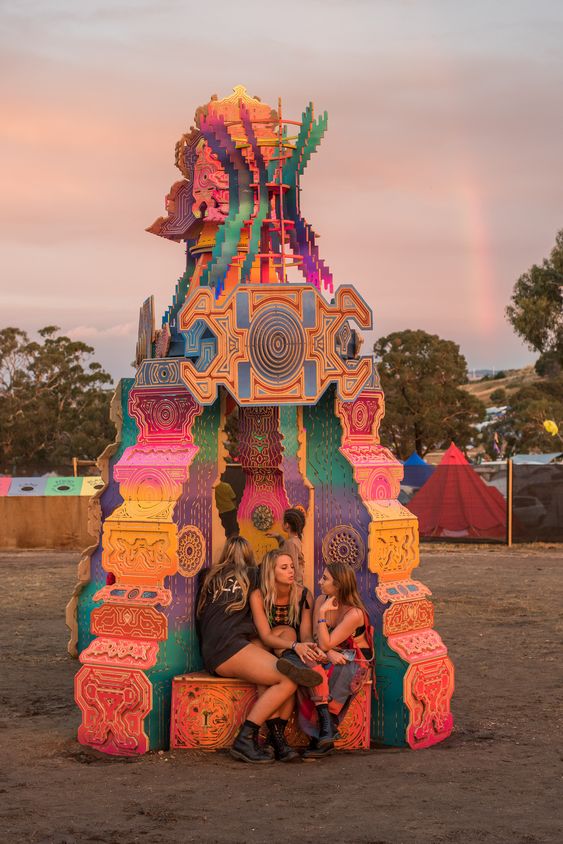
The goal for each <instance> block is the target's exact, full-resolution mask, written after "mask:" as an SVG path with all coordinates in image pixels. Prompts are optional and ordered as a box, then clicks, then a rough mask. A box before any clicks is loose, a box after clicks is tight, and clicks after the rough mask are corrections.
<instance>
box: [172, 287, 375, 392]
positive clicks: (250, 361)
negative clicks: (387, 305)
mask: <svg viewBox="0 0 563 844" xmlns="http://www.w3.org/2000/svg"><path fill="white" fill-rule="evenodd" d="M350 318H351V319H354V320H356V322H357V323H358V324H359V325H360V326H361V327H364V328H370V327H371V323H372V317H371V311H370V309H369V308H368V306H367V305H366V303H365V302H364V301H363V299H362V298H361V296H360V295H359V294H358V293H356V291H355V290H354V289H353V288H352V287H340V288H339V289H338V290H337V291H336V293H335V301H334V304H329V303H328V302H326V300H325V299H324V298H323V297H322V296H321V295H320V294H319V293H318V292H317V290H316V288H315V287H312V286H311V285H296V284H291V285H288V284H268V285H266V286H265V285H262V284H259V285H252V284H245V285H239V286H238V287H237V288H236V289H235V291H234V292H233V293H232V294H231V295H230V296H229V297H228V298H227V300H226V301H225V302H224V303H222V304H220V303H219V302H217V301H216V299H215V294H214V292H213V290H211V289H210V288H208V287H200V288H199V289H198V290H195V291H194V293H193V295H192V296H190V297H189V299H187V301H186V303H185V305H184V306H183V309H182V311H181V312H180V329H181V331H182V332H183V333H184V335H185V336H186V337H187V339H188V341H189V342H191V338H192V334H193V330H194V328H195V329H198V326H205V327H206V332H207V333H208V334H210V335H212V336H213V337H214V338H216V346H215V349H214V350H213V351H212V352H209V349H207V347H206V350H205V357H203V352H204V350H203V349H201V355H200V357H196V355H197V354H199V351H198V350H197V349H194V351H193V352H192V350H191V349H190V353H189V357H188V358H184V359H183V360H182V361H181V363H180V366H181V372H182V378H183V379H184V382H185V384H186V385H187V387H188V388H189V390H190V392H191V393H192V394H193V395H194V397H195V399H196V401H198V402H199V403H200V404H210V403H212V402H213V401H214V400H215V398H216V396H217V388H218V386H219V385H222V386H224V387H226V388H227V389H228V390H229V392H230V393H231V394H232V395H233V397H234V398H235V399H236V400H237V402H238V403H239V404H241V405H272V404H312V403H314V402H316V401H317V400H318V399H319V398H320V397H321V395H322V394H323V393H324V392H325V390H326V389H327V387H328V386H329V384H331V383H335V384H336V385H337V392H338V395H339V396H341V398H342V399H344V400H351V399H353V398H354V397H355V396H356V395H357V394H358V393H359V391H360V390H361V389H362V387H363V386H364V384H365V383H366V382H367V381H368V380H369V378H370V376H371V374H372V368H373V364H372V360H371V358H367V357H366V358H360V359H357V360H356V359H352V360H343V359H342V357H341V356H340V355H339V354H338V352H337V350H336V345H337V340H336V335H337V333H338V330H339V328H340V327H341V325H342V324H343V323H344V322H345V321H346V320H347V319H350ZM201 333H202V331H201V328H199V329H198V334H201ZM202 336H203V334H202Z"/></svg>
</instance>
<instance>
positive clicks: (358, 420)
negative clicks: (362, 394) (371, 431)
mask: <svg viewBox="0 0 563 844" xmlns="http://www.w3.org/2000/svg"><path fill="white" fill-rule="evenodd" d="M368 422H369V413H368V408H367V405H366V403H365V402H363V401H356V402H354V408H353V410H352V426H353V428H354V430H355V431H362V432H363V431H364V429H365V428H366V426H367V425H368Z"/></svg>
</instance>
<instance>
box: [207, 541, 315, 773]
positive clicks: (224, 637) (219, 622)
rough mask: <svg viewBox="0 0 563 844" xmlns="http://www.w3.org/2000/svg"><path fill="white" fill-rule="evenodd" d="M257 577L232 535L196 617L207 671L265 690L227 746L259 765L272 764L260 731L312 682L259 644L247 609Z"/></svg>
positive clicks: (249, 555) (308, 673) (250, 557)
mask: <svg viewBox="0 0 563 844" xmlns="http://www.w3.org/2000/svg"><path fill="white" fill-rule="evenodd" d="M258 578H259V574H258V569H257V567H256V563H255V560H254V554H253V552H252V548H251V547H250V545H249V543H248V542H247V541H246V539H244V538H243V537H241V536H234V537H231V538H230V539H228V540H227V542H226V543H225V547H224V549H223V552H222V554H221V557H220V558H219V560H218V562H217V563H215V565H213V566H212V567H211V568H210V569H209V571H208V572H207V574H206V576H205V579H204V581H203V584H202V587H201V590H200V594H199V598H198V603H197V617H198V627H199V634H200V642H201V654H202V658H203V662H204V665H205V667H206V669H207V670H208V671H209V673H210V674H217V675H219V676H220V677H236V678H239V679H241V680H245V681H246V682H249V683H256V684H257V685H260V686H263V687H266V688H265V691H264V692H263V694H262V695H261V696H260V697H259V698H258V700H257V701H256V703H254V705H253V706H252V707H251V709H250V711H249V712H248V716H247V719H246V721H245V722H244V724H243V725H242V726H241V728H240V730H239V732H238V735H237V737H236V739H235V741H234V743H233V746H232V748H231V754H232V755H233V756H235V757H236V758H237V759H241V760H243V761H245V762H257V763H260V762H271V761H273V758H274V757H273V753H272V751H271V750H270V749H269V748H263V747H261V746H260V744H259V741H258V730H259V729H260V727H261V726H262V724H263V723H264V722H265V721H266V719H268V718H271V717H272V716H274V717H275V716H276V714H277V712H278V710H279V708H280V707H283V705H284V704H285V703H286V702H287V701H289V700H290V699H292V698H293V694H294V692H295V689H296V684H297V683H298V682H299V683H301V684H303V685H309V686H311V685H312V684H313V683H314V682H315V678H314V677H313V676H312V675H313V674H314V672H313V671H312V670H311V669H309V668H306V667H305V666H304V665H302V666H301V668H302V670H301V671H299V669H298V667H297V666H293V668H292V670H291V672H289V671H288V670H287V665H285V663H284V662H283V661H282V660H279V659H277V657H276V656H275V655H274V654H272V653H269V652H268V651H266V650H265V649H264V648H263V647H262V646H261V645H260V643H259V639H258V633H257V630H256V627H255V626H254V622H253V620H252V612H251V609H250V594H251V592H252V591H253V589H255V588H256V587H257V586H258ZM276 666H280V667H281V668H283V669H284V672H285V673H281V671H280V670H278V667H276ZM289 674H291V676H288V675H289Z"/></svg>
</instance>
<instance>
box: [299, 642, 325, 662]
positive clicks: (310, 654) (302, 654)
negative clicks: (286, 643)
mask: <svg viewBox="0 0 563 844" xmlns="http://www.w3.org/2000/svg"><path fill="white" fill-rule="evenodd" d="M293 650H294V651H295V653H296V654H297V656H298V657H299V659H300V660H301V662H305V661H306V660H309V661H310V662H318V661H319V658H318V656H317V652H318V650H319V648H318V647H317V645H315V643H314V642H297V644H296V645H295V647H294V648H293ZM321 653H322V652H321Z"/></svg>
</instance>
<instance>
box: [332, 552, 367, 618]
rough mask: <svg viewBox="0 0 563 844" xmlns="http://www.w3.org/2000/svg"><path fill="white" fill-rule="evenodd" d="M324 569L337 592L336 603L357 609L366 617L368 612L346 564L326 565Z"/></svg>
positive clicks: (351, 570) (353, 574) (353, 575)
mask: <svg viewBox="0 0 563 844" xmlns="http://www.w3.org/2000/svg"><path fill="white" fill-rule="evenodd" d="M325 568H326V570H327V571H328V572H330V575H331V576H332V579H333V580H334V583H335V585H336V588H337V590H338V592H337V599H338V603H339V604H343V605H344V606H349V607H358V608H359V609H360V610H363V611H364V612H365V614H366V615H368V611H367V610H366V608H365V606H364V602H363V601H362V599H361V598H360V593H359V592H358V582H357V580H356V573H355V571H354V569H353V568H352V567H351V566H349V565H348V564H347V563H327V564H326V565H325Z"/></svg>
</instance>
